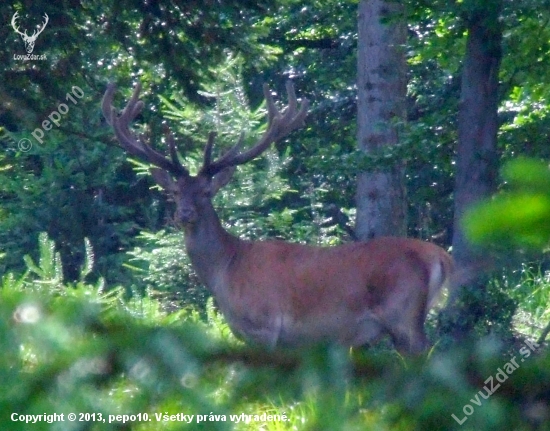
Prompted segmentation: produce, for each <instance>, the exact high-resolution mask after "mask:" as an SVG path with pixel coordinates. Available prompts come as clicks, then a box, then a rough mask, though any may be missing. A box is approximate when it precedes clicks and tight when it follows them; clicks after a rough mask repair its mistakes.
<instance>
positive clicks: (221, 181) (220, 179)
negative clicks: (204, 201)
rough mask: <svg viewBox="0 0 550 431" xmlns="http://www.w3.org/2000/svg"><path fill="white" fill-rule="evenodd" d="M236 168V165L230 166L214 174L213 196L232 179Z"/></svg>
mask: <svg viewBox="0 0 550 431" xmlns="http://www.w3.org/2000/svg"><path fill="white" fill-rule="evenodd" d="M236 168H237V167H236V166H229V167H227V168H224V169H222V170H221V171H220V172H218V173H217V174H216V175H214V177H213V178H212V184H211V185H210V187H211V189H210V190H211V193H212V196H214V195H215V194H216V193H218V190H219V189H221V188H222V187H223V186H225V185H226V184H227V183H228V182H229V180H231V177H232V176H233V174H234V173H235V169H236Z"/></svg>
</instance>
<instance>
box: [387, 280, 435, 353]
mask: <svg viewBox="0 0 550 431" xmlns="http://www.w3.org/2000/svg"><path fill="white" fill-rule="evenodd" d="M397 283H398V284H397V289H396V294H395V295H392V297H391V298H390V299H388V301H387V302H386V304H385V307H384V310H385V311H384V315H383V321H384V323H385V328H386V330H387V332H388V333H389V334H390V336H391V338H392V341H393V343H394V345H395V348H396V349H397V350H398V351H399V352H400V353H409V354H418V353H422V352H424V351H425V350H426V349H427V348H428V347H429V346H430V343H429V342H428V339H427V338H426V334H425V333H424V320H425V318H426V313H427V300H428V284H427V283H428V280H427V277H426V276H425V274H423V273H422V271H421V270H420V269H419V270H418V271H417V273H416V274H410V273H409V274H408V275H405V276H402V277H399V279H398V280H397Z"/></svg>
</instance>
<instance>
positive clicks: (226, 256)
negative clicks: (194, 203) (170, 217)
mask: <svg viewBox="0 0 550 431" xmlns="http://www.w3.org/2000/svg"><path fill="white" fill-rule="evenodd" d="M241 242H242V241H241V240H240V239H239V238H237V237H235V236H233V235H231V234H230V233H229V232H227V231H226V230H225V229H224V228H223V226H222V225H221V223H220V219H219V217H218V215H217V214H216V211H215V210H214V207H213V206H209V207H208V208H205V209H204V210H203V211H201V212H200V215H199V218H198V221H197V222H196V223H193V224H192V225H187V226H185V247H186V249H187V254H188V255H189V259H190V260H191V264H192V265H193V268H194V269H195V271H196V272H197V275H198V276H199V278H200V279H201V281H202V282H203V283H204V284H205V285H206V287H207V288H208V289H209V290H210V291H211V292H212V293H215V291H216V290H218V286H219V284H220V282H221V280H222V278H223V274H224V271H225V270H226V269H227V267H228V265H229V263H230V262H231V260H232V259H233V257H234V256H235V254H236V253H237V250H238V249H239V247H240V243H241Z"/></svg>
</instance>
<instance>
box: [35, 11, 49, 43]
mask: <svg viewBox="0 0 550 431" xmlns="http://www.w3.org/2000/svg"><path fill="white" fill-rule="evenodd" d="M44 19H45V20H46V21H44V24H42V28H40V29H39V30H35V31H34V32H33V34H32V36H31V38H36V37H38V35H39V34H40V33H42V32H43V31H44V29H45V28H46V25H47V24H48V21H49V20H50V18H48V14H47V13H44Z"/></svg>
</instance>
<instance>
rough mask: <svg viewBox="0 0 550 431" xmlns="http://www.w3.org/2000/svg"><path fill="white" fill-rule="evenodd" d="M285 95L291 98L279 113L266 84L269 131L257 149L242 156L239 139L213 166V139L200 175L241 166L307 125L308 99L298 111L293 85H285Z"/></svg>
mask: <svg viewBox="0 0 550 431" xmlns="http://www.w3.org/2000/svg"><path fill="white" fill-rule="evenodd" d="M286 92H287V96H288V106H287V107H286V108H285V109H284V110H283V111H279V110H278V109H277V107H276V106H275V102H274V100H273V96H272V95H271V91H270V89H269V87H268V86H267V84H264V97H265V100H266V103H267V119H268V123H267V130H266V131H265V132H264V134H263V135H262V137H261V138H260V139H259V140H258V141H257V142H256V144H254V146H253V147H252V148H250V149H248V150H247V151H245V152H243V153H241V152H240V146H241V144H242V142H243V138H244V137H243V135H241V137H240V138H239V141H238V142H237V143H236V144H235V145H234V146H233V147H232V148H231V149H229V151H227V152H226V153H225V154H224V155H223V156H222V157H220V158H219V159H218V160H216V161H214V162H212V161H211V159H212V145H213V142H214V136H213V135H210V136H209V139H208V143H207V144H206V147H205V149H204V163H203V166H202V168H201V172H203V173H207V174H209V175H215V174H216V173H217V172H220V171H221V170H222V169H224V168H227V167H229V166H237V165H242V164H244V163H246V162H248V161H250V160H252V159H254V158H256V157H258V156H259V155H260V154H261V153H262V152H264V151H265V150H266V149H267V148H268V147H269V145H270V144H271V143H273V142H277V141H278V140H279V139H282V138H284V137H285V136H286V135H288V134H289V133H290V132H292V131H293V130H296V129H298V128H300V127H302V126H303V125H304V120H305V118H306V116H307V110H308V107H309V101H308V100H307V99H304V100H302V103H301V105H300V108H299V109H298V101H297V99H296V93H295V91H294V85H293V84H292V82H291V81H287V83H286Z"/></svg>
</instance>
